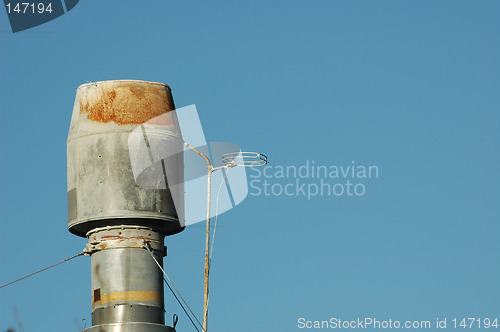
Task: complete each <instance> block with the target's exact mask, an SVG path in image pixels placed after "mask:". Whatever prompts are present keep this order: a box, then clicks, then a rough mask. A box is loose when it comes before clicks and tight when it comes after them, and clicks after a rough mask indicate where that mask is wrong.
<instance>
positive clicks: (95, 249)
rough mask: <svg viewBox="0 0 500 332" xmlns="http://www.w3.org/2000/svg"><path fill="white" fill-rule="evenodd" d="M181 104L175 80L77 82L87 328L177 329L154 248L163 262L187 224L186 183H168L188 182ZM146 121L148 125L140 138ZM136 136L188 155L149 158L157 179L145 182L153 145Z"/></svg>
mask: <svg viewBox="0 0 500 332" xmlns="http://www.w3.org/2000/svg"><path fill="white" fill-rule="evenodd" d="M174 109H175V106H174V103H173V98H172V95H171V92H170V88H169V87H168V86H167V85H165V84H162V83H152V82H144V81H105V82H96V83H89V84H84V85H82V86H80V87H79V88H78V89H77V95H76V99H75V106H74V108H73V115H72V119H71V125H70V131H69V135H68V144H67V146H68V229H69V231H70V232H72V233H74V234H76V235H79V236H86V237H88V239H89V243H88V245H87V250H86V252H87V253H88V254H90V255H91V266H92V282H91V285H92V325H93V326H92V327H89V328H88V329H86V330H85V331H86V332H146V331H153V332H173V331H175V329H174V328H171V327H168V326H165V325H164V320H165V319H164V315H165V311H164V299H163V275H162V272H161V270H160V269H159V268H158V266H156V263H155V261H154V260H153V259H152V257H151V256H150V253H149V252H148V251H147V250H145V249H144V245H145V243H148V244H149V245H150V247H151V249H152V250H153V253H154V257H155V258H156V260H157V261H158V262H160V264H161V262H162V261H163V255H164V245H163V241H164V237H165V235H170V234H175V233H177V232H180V231H182V230H183V229H184V224H183V221H182V218H179V214H178V212H179V213H181V212H183V209H184V205H183V196H184V190H183V187H182V185H177V186H176V187H175V188H174V187H168V182H169V181H167V174H166V173H167V172H166V171H168V174H169V175H170V177H169V179H170V180H172V179H173V182H175V184H182V178H183V155H182V139H181V137H180V132H179V130H178V124H177V123H176V118H175V115H173V112H172V113H169V112H170V111H172V110H174ZM158 119H160V120H161V121H158ZM148 121H152V122H151V123H148ZM146 124H147V125H148V126H149V127H150V128H151V129H152V130H151V132H152V135H151V137H148V133H147V132H146V130H144V128H145V126H146ZM137 128H141V129H142V132H144V133H143V134H139V135H137V137H136V136H131V133H132V132H134V131H135V130H136V129H137ZM142 132H141V133H142ZM131 138H132V139H137V140H138V142H135V141H134V140H132V143H137V144H135V145H133V147H134V148H136V147H141V146H146V147H147V148H148V149H149V148H150V145H151V144H150V143H151V142H154V143H155V144H156V145H157V146H162V147H164V148H167V149H169V151H181V153H178V154H174V155H173V157H172V158H169V161H168V165H167V164H166V163H165V162H164V160H157V159H161V158H157V157H159V156H155V158H156V159H153V160H149V159H148V160H145V161H144V162H146V163H151V167H149V168H147V169H145V170H144V172H145V173H144V174H145V175H146V176H147V177H148V178H147V179H150V180H152V181H150V182H148V183H147V185H146V186H142V185H140V184H138V183H137V181H136V180H137V179H136V176H135V174H134V171H135V170H134V169H133V162H134V161H135V162H137V160H134V158H136V159H137V156H139V159H140V156H141V153H142V152H143V151H142V150H140V149H139V151H135V150H133V148H132V147H131V146H130V143H131V142H130V139H131ZM142 140H144V142H142ZM141 149H142V148H141ZM146 152H147V153H146V154H148V153H149V155H151V151H146ZM142 161H143V160H142V159H140V160H139V162H142ZM146 165H147V164H146ZM158 170H162V172H157V171H158ZM155 172H156V173H155ZM150 174H163V175H164V176H163V177H161V178H160V177H157V176H156V175H155V176H153V177H149V175H150ZM142 175H143V173H141V174H139V175H138V176H142ZM174 201H175V202H176V203H175V204H174Z"/></svg>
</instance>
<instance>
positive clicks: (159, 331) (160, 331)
mask: <svg viewBox="0 0 500 332" xmlns="http://www.w3.org/2000/svg"><path fill="white" fill-rule="evenodd" d="M83 331H84V332H175V329H174V328H171V327H170V326H165V325H160V324H153V323H117V324H103V325H96V326H92V327H89V328H88V329H85V330H83Z"/></svg>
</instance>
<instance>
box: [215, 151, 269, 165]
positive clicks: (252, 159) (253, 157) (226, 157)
mask: <svg viewBox="0 0 500 332" xmlns="http://www.w3.org/2000/svg"><path fill="white" fill-rule="evenodd" d="M222 162H223V163H224V165H226V166H227V167H236V166H241V167H258V166H264V165H266V164H267V156H266V155H264V154H262V153H258V152H241V151H240V152H229V153H225V154H223V155H222Z"/></svg>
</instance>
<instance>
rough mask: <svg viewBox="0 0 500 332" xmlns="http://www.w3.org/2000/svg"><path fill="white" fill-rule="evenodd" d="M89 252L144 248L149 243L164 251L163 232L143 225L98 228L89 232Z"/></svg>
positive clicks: (154, 248)
mask: <svg viewBox="0 0 500 332" xmlns="http://www.w3.org/2000/svg"><path fill="white" fill-rule="evenodd" d="M87 237H88V239H89V243H88V245H87V248H86V252H87V253H94V252H96V251H99V250H107V249H115V248H139V249H142V248H144V245H145V243H146V242H147V243H149V245H150V247H151V248H152V249H153V250H158V251H160V252H162V251H163V252H164V251H165V250H164V245H163V238H164V237H163V234H161V233H158V232H155V231H153V229H151V228H148V227H142V226H111V227H102V228H96V229H93V230H92V231H90V232H88V233H87Z"/></svg>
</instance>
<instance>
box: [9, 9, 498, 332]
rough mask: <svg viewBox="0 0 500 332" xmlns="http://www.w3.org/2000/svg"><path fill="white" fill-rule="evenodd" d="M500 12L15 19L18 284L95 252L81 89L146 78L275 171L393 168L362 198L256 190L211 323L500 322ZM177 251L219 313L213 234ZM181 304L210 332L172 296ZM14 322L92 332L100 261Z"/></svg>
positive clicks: (225, 242) (241, 216) (224, 232)
mask: <svg viewBox="0 0 500 332" xmlns="http://www.w3.org/2000/svg"><path fill="white" fill-rule="evenodd" d="M499 16H500V4H499V2H497V1H481V2H473V1H404V2H402V1H378V2H372V1H349V2H347V1H342V2H341V1H252V2H236V1H218V2H211V3H206V4H205V3H195V2H190V1H184V2H174V1H120V2H112V1H95V0H94V1H90V0H88V1H80V3H79V4H78V5H77V6H76V7H75V8H74V9H73V10H71V11H70V12H69V13H67V14H65V15H63V16H62V17H60V18H58V19H55V20H54V21H51V22H49V23H46V24H44V25H41V26H39V27H36V28H33V29H30V30H27V31H24V32H19V33H16V34H13V33H12V32H11V30H10V26H9V23H8V20H7V15H6V14H5V12H3V13H0V151H1V158H2V159H1V163H0V170H1V173H0V174H2V191H1V194H0V202H1V203H0V204H1V205H0V211H1V212H0V222H1V224H0V284H4V283H7V282H9V281H11V280H13V279H16V278H18V277H20V276H23V275H25V274H28V273H31V272H33V271H34V270H37V269H40V268H43V267H45V266H48V265H51V264H53V263H56V262H58V261H59V260H62V259H63V258H65V257H69V256H72V255H73V254H76V253H78V252H80V251H81V250H82V249H83V247H84V246H85V242H86V241H85V239H83V238H78V237H76V236H74V235H72V234H70V233H69V232H68V231H67V229H66V218H67V205H66V139H67V134H68V129H69V123H70V117H71V112H72V107H73V102H74V97H75V90H76V88H77V87H78V86H79V85H80V84H83V83H85V82H88V81H100V80H110V79H139V80H148V81H158V82H164V83H167V84H169V85H170V87H171V88H172V92H173V96H174V100H175V103H176V106H177V107H182V106H187V105H190V104H196V107H197V110H198V113H199V115H200V118H201V121H202V124H203V127H204V132H205V135H206V136H207V140H208V141H229V142H235V143H237V144H239V145H240V146H241V147H242V148H243V149H244V150H250V151H259V152H262V153H265V154H266V155H268V156H269V161H270V166H273V167H275V166H278V165H281V166H285V167H286V166H292V167H293V166H295V167H297V168H298V167H300V166H302V165H304V164H306V163H307V162H309V163H312V162H313V161H314V163H315V164H316V165H325V166H335V165H337V166H340V165H343V166H347V165H352V163H353V161H354V163H355V164H356V165H376V166H377V167H378V170H379V174H378V177H377V178H371V179H355V182H357V183H362V184H363V185H364V186H365V188H366V192H365V193H364V195H362V196H347V195H341V196H335V195H330V196H328V195H323V196H320V195H318V196H316V197H312V198H311V199H309V200H308V199H307V197H304V196H302V195H291V196H287V195H283V194H282V195H269V196H265V195H251V193H252V191H251V190H250V195H249V196H248V197H247V199H246V200H245V201H244V202H243V203H241V204H240V205H239V206H238V207H237V208H235V209H232V210H230V211H229V212H227V213H225V214H223V215H222V216H221V217H220V218H219V226H218V230H217V238H216V243H215V249H214V260H213V265H212V268H213V269H212V276H211V278H212V279H211V299H210V314H209V327H210V328H211V329H212V330H213V331H219V332H224V331H254V330H255V329H259V330H262V331H300V330H303V329H300V328H299V327H298V319H299V318H301V317H302V318H305V319H306V320H312V321H314V320H329V319H330V318H331V317H337V318H340V319H342V320H352V319H356V318H358V317H361V318H363V317H375V318H377V319H379V320H388V319H392V320H400V321H405V320H430V321H432V322H435V320H436V318H439V319H443V318H447V319H448V321H449V320H451V319H453V318H463V317H477V318H480V317H489V318H494V317H498V318H499V320H500V311H499V308H500V297H499V296H498V294H499V292H500V264H499V259H500V241H498V236H499V234H500V223H499V221H500V220H499V214H498V203H499V198H500V194H499V191H498V188H499V186H500V177H499V173H498V169H499V165H500V153H499V149H498V145H499V143H500V130H499V129H500V112H499V111H500V94H499V93H498V91H499V88H500V62H499V59H500V43H499V40H498V33H499V32H500V21H499V20H498V17H499ZM249 174H250V173H249ZM260 179H261V180H264V179H263V178H260ZM268 180H269V182H270V184H271V185H272V184H274V185H275V186H276V188H278V187H279V186H280V185H286V184H287V183H292V182H293V183H295V181H296V179H295V178H293V179H276V178H270V179H268ZM299 180H300V181H303V182H302V183H306V184H313V183H317V181H319V179H299ZM324 180H325V181H327V182H328V183H331V184H334V183H336V182H342V181H343V179H324ZM344 182H345V181H344ZM166 244H167V246H168V252H169V256H168V257H167V258H166V260H165V266H166V269H167V271H168V273H169V275H170V277H171V278H172V279H173V280H174V282H175V284H176V286H177V287H178V288H179V289H180V290H181V292H182V293H183V295H184V297H185V298H186V299H187V300H188V302H189V303H190V305H191V306H192V308H193V309H194V310H195V312H196V313H197V314H198V316H201V311H202V301H203V300H202V290H203V258H204V228H203V227H196V226H193V227H189V228H187V229H186V230H185V231H184V232H182V233H179V234H177V235H174V236H171V237H168V238H167V239H166ZM167 291H168V290H167ZM166 310H167V313H166V321H167V323H170V322H171V317H172V315H173V314H174V313H177V314H178V315H179V316H180V320H179V324H178V325H177V328H178V329H177V330H178V331H194V329H193V328H192V326H191V325H190V323H189V321H188V319H187V317H186V316H185V315H184V314H183V312H182V310H181V308H180V307H179V306H178V305H177V304H176V302H175V300H174V299H173V298H172V297H171V296H170V295H169V294H168V293H166ZM16 311H17V316H18V320H19V321H21V322H22V324H23V327H24V331H26V332H28V331H37V332H43V331H79V330H81V328H83V324H82V319H86V321H87V327H88V326H89V325H90V313H91V290H90V258H89V257H79V258H77V259H75V260H73V261H71V262H68V263H65V264H63V265H61V266H58V267H56V268H54V269H51V270H49V271H46V272H44V273H43V274H40V275H37V276H36V277H32V278H29V279H27V280H24V281H22V282H20V283H17V284H15V285H12V286H9V287H6V288H3V289H1V290H0V331H2V332H3V331H6V330H7V329H8V328H9V327H12V328H15V329H16V330H18V329H19V328H18V323H17V322H16V313H15V312H16ZM448 327H449V326H448ZM79 328H80V329H79Z"/></svg>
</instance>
